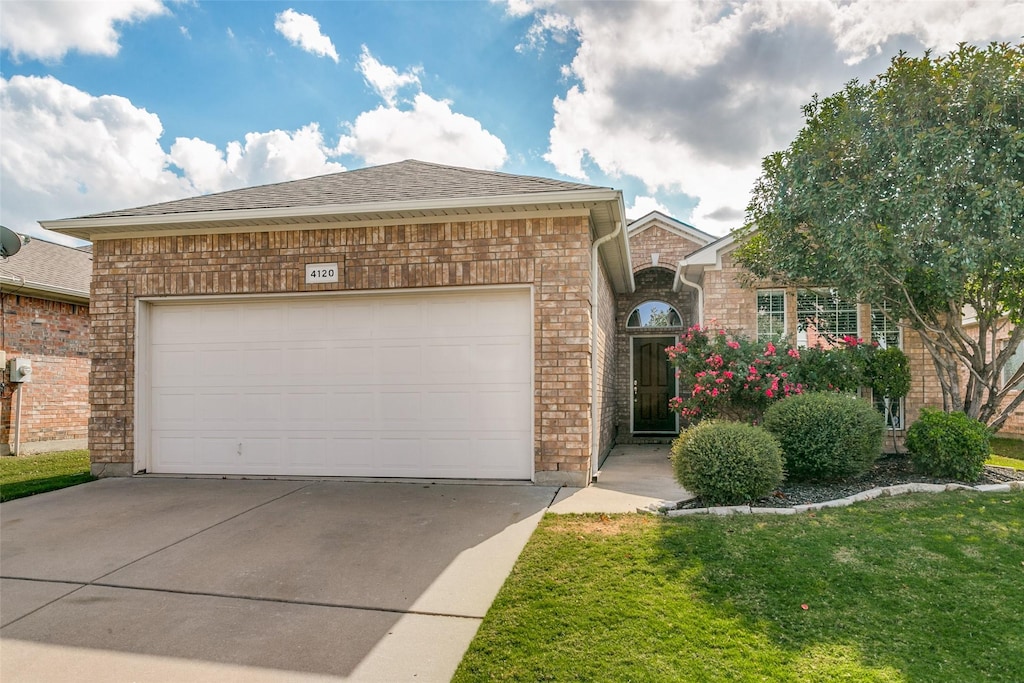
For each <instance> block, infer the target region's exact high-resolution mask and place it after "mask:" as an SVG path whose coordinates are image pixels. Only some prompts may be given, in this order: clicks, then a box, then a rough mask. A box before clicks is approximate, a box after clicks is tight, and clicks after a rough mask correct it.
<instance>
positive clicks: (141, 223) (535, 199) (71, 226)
mask: <svg viewBox="0 0 1024 683" xmlns="http://www.w3.org/2000/svg"><path fill="white" fill-rule="evenodd" d="M608 201H618V202H619V203H620V204H621V201H622V200H621V193H619V192H618V191H617V190H612V189H608V188H594V189H588V190H564V191H559V192H541V193H526V194H516V195H495V196H481V197H461V198H439V199H427V200H422V199H416V200H403V201H386V202H363V203H356V204H328V205H323V206H291V207H274V208H269V209H229V210H221V211H192V212H185V213H169V214H147V215H143V216H97V217H86V218H65V219H60V220H47V221H39V225H41V226H42V227H44V228H46V229H47V230H53V231H54V232H59V233H61V234H64V235H70V236H72V237H77V238H79V239H86V240H93V239H94V237H96V236H97V235H102V234H104V233H111V232H115V231H118V232H125V231H129V230H130V231H133V232H139V231H145V230H146V229H147V228H149V229H154V230H157V229H167V228H168V227H172V226H176V227H187V226H188V225H190V224H197V223H207V224H209V223H218V222H225V223H226V222H237V221H245V222H251V223H253V224H255V225H258V224H260V223H261V222H266V221H273V220H282V219H295V218H323V217H326V216H339V217H340V216H356V215H381V214H399V213H402V212H410V211H417V212H425V213H429V212H436V213H437V214H438V215H445V213H446V212H449V211H453V210H455V209H459V210H466V209H484V210H487V209H491V210H493V209H498V208H501V207H508V208H515V207H522V206H530V205H542V206H543V205H552V204H580V205H586V204H590V203H594V202H608ZM396 217H397V216H396Z"/></svg>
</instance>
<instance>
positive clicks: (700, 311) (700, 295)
mask: <svg viewBox="0 0 1024 683" xmlns="http://www.w3.org/2000/svg"><path fill="white" fill-rule="evenodd" d="M685 263H686V261H680V262H679V265H678V266H676V277H678V278H679V281H680V282H682V283H683V284H684V285H686V286H687V287H693V288H694V289H696V290H697V322H698V323H699V324H700V326H701V327H704V288H703V287H701V286H700V285H698V284H697V283H696V282H691V281H690V280H687V279H686V275H685V273H683V265H684V264H685Z"/></svg>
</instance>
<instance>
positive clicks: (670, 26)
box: [508, 0, 1024, 233]
mask: <svg viewBox="0 0 1024 683" xmlns="http://www.w3.org/2000/svg"><path fill="white" fill-rule="evenodd" d="M508 12H509V14H511V15H513V16H528V15H529V14H530V13H533V16H534V25H533V28H532V29H531V30H530V32H529V33H528V35H527V36H526V40H525V42H524V44H526V45H531V44H534V45H542V39H543V36H544V35H555V36H556V37H557V35H558V33H559V32H563V31H565V30H571V31H573V32H575V34H576V37H577V39H578V40H579V48H578V50H577V52H576V54H575V57H574V59H573V60H572V62H571V64H569V65H567V66H566V68H565V72H566V73H567V74H568V76H569V78H570V79H571V81H573V82H574V83H573V85H571V86H570V88H569V89H568V91H567V92H566V94H565V95H564V96H562V97H556V98H555V100H554V121H553V126H552V129H551V131H550V134H549V135H550V137H549V148H548V152H547V154H546V156H545V158H546V159H547V160H548V161H549V162H550V163H551V164H552V165H553V166H554V167H555V168H556V169H557V170H558V171H559V172H560V173H564V174H566V175H571V176H573V177H577V178H581V179H586V178H587V172H586V169H587V168H588V167H591V165H593V166H596V167H597V168H599V169H600V170H601V171H603V172H604V173H607V174H609V175H612V176H621V175H630V176H634V177H636V178H639V179H640V180H641V181H642V182H643V183H644V185H645V186H646V193H647V194H654V193H655V192H659V191H669V192H682V193H685V194H687V195H689V196H692V197H697V198H698V199H699V203H698V205H697V206H696V207H695V209H694V211H693V215H692V217H687V216H680V218H683V219H684V220H689V221H690V222H693V223H694V224H695V225H696V226H697V227H699V228H701V229H703V230H708V231H711V232H716V233H724V232H725V231H727V230H729V229H731V228H734V227H737V226H739V225H740V223H741V222H742V216H743V209H744V207H745V205H746V202H747V199H748V197H749V192H750V190H751V188H752V186H753V182H754V180H755V179H756V178H757V176H758V174H759V172H760V161H761V159H762V158H763V157H764V156H765V155H766V154H768V153H770V152H772V151H774V150H776V149H781V148H783V147H785V146H786V145H787V144H788V143H789V142H790V141H791V140H792V138H793V136H794V135H795V134H796V132H797V131H798V130H799V127H800V125H801V123H802V119H801V115H800V106H801V105H802V104H803V103H805V102H807V101H808V100H809V99H810V97H811V95H812V94H813V93H815V92H820V93H830V92H834V91H836V90H838V89H840V88H841V87H842V86H843V84H844V83H845V82H846V81H848V80H849V79H851V78H854V77H859V78H864V77H867V76H871V75H874V74H876V73H878V72H879V71H882V70H884V68H885V66H886V65H887V64H888V59H889V57H891V56H893V55H894V54H895V52H896V51H897V50H898V49H900V48H903V49H907V50H909V51H911V52H916V53H920V52H922V51H923V50H924V49H925V48H926V47H935V48H936V49H939V50H945V49H948V48H951V47H953V45H954V44H955V42H957V41H960V40H966V41H969V42H980V43H985V42H988V41H990V40H1015V39H1017V38H1019V36H1020V35H1021V34H1024V2H1021V1H1020V0H990V1H986V2H971V1H962V2H952V1H941V0H940V1H936V2H914V3H898V2H888V1H886V0H850V1H849V2H843V3H835V2H831V1H829V0H807V1H805V2H785V1H780V0H746V1H742V2H737V1H735V0H709V1H708V2H701V3H692V2H678V3H652V2H645V3H640V2H632V3H574V2H563V1H562V0H534V1H530V0H514V1H513V2H509V5H508ZM566 27H569V28H568V29H566ZM552 32H553V33H552Z"/></svg>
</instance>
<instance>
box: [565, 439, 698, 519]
mask: <svg viewBox="0 0 1024 683" xmlns="http://www.w3.org/2000/svg"><path fill="white" fill-rule="evenodd" d="M668 457H669V447H668V446H667V445H636V446H616V447H615V448H613V449H612V452H611V453H610V454H609V455H608V457H607V458H606V459H605V461H604V463H603V464H602V466H601V470H600V472H599V473H598V477H597V482H596V483H595V484H592V485H591V486H588V487H587V488H585V489H579V488H568V487H566V488H562V489H561V490H559V492H558V495H557V496H556V497H555V502H554V503H553V504H552V505H551V507H550V511H551V512H554V513H573V512H607V513H613V512H636V511H637V510H657V509H658V508H660V507H671V506H673V505H674V504H675V503H678V502H679V501H681V500H686V499H689V498H692V497H693V496H692V495H691V494H690V493H688V492H687V491H686V490H684V489H682V488H680V486H679V485H678V484H677V483H676V480H675V477H674V476H673V474H672V463H671V462H670V461H669V459H668Z"/></svg>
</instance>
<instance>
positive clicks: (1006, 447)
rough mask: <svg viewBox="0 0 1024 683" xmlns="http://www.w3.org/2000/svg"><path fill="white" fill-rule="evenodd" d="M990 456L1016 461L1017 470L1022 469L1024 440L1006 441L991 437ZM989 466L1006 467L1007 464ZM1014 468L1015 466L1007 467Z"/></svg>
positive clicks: (994, 463) (1002, 438) (991, 463)
mask: <svg viewBox="0 0 1024 683" xmlns="http://www.w3.org/2000/svg"><path fill="white" fill-rule="evenodd" d="M991 448H992V455H994V456H1000V457H1002V458H1008V459H1010V460H1016V461H1018V463H1019V464H1017V465H1016V467H1017V468H1018V469H1024V439H1007V438H1005V437H992V445H991ZM989 464H990V465H1007V463H996V462H990V463H989ZM1007 466H1009V467H1014V466H1015V465H1012V464H1011V465H1007Z"/></svg>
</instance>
